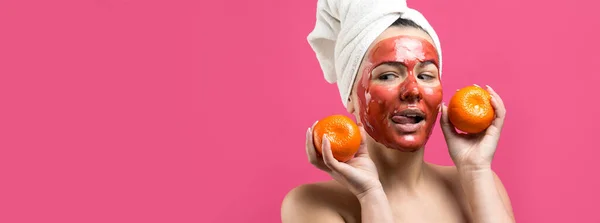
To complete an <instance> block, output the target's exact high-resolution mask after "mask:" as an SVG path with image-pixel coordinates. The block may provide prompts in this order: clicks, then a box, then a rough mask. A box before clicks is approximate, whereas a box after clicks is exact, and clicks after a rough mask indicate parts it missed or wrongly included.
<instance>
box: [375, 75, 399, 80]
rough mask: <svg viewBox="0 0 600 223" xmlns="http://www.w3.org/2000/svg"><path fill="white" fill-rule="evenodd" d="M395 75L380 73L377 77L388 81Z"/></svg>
mask: <svg viewBox="0 0 600 223" xmlns="http://www.w3.org/2000/svg"><path fill="white" fill-rule="evenodd" d="M394 77H396V75H394V74H391V73H387V74H382V75H379V77H377V79H379V80H382V81H387V80H391V79H393V78H394Z"/></svg>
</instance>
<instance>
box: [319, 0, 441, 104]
mask: <svg viewBox="0 0 600 223" xmlns="http://www.w3.org/2000/svg"><path fill="white" fill-rule="evenodd" d="M398 18H404V19H408V20H412V21H413V22H415V23H417V24H418V25H419V26H421V27H422V28H423V29H425V31H427V32H428V33H429V35H430V36H431V38H432V39H433V41H434V45H435V47H436V48H437V50H438V55H439V74H440V77H441V74H442V52H441V47H440V41H439V39H438V36H437V34H436V32H435V30H434V29H433V27H431V25H430V24H429V22H428V21H427V19H426V18H425V17H424V16H423V15H422V14H421V13H420V12H419V11H417V10H414V9H411V8H409V7H408V6H407V4H406V1H405V0H318V2H317V20H316V25H315V27H314V29H313V30H312V32H310V33H309V35H308V37H307V40H308V42H309V44H310V46H311V48H312V49H313V50H314V51H315V54H316V57H317V60H318V61H319V65H320V66H321V69H322V70H323V74H324V76H325V80H326V81H327V82H329V83H331V84H334V83H335V84H337V87H338V90H339V93H340V97H341V99H342V103H343V105H344V107H347V102H348V97H349V96H350V92H351V90H352V84H353V83H354V79H355V78H356V74H357V72H358V67H359V66H360V63H361V61H362V59H363V56H364V55H365V53H366V52H367V49H368V48H369V46H370V45H371V43H372V42H373V41H374V40H375V39H376V38H377V37H378V36H379V35H380V34H381V33H382V32H383V31H385V30H386V29H387V28H388V27H389V26H390V25H391V24H392V23H394V22H395V21H396V20H397V19H398Z"/></svg>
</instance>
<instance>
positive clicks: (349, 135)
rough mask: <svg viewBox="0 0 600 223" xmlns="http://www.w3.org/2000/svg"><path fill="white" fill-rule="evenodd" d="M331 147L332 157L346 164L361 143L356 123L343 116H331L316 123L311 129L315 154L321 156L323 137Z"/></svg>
mask: <svg viewBox="0 0 600 223" xmlns="http://www.w3.org/2000/svg"><path fill="white" fill-rule="evenodd" d="M325 134H327V139H328V140H329V142H330V145H331V152H332V153H333V157H334V158H335V159H337V160H338V161H340V162H346V161H348V160H350V159H352V157H354V155H355V154H356V152H357V151H358V148H359V147H360V142H361V136H360V129H359V128H358V126H357V125H356V123H355V122H354V121H353V120H352V119H350V118H348V117H347V116H345V115H331V116H328V117H325V118H323V119H321V120H319V121H318V122H317V124H316V125H315V127H314V128H313V143H314V145H315V148H316V149H317V152H319V154H321V155H322V154H323V151H322V143H323V135H325Z"/></svg>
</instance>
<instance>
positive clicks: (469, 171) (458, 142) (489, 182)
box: [440, 86, 515, 223]
mask: <svg viewBox="0 0 600 223" xmlns="http://www.w3.org/2000/svg"><path fill="white" fill-rule="evenodd" d="M487 91H488V92H489V93H490V96H491V97H490V99H489V100H490V102H491V104H492V107H493V108H494V114H495V118H494V120H493V121H492V124H491V125H490V126H489V127H488V128H487V129H486V130H485V131H484V132H481V133H478V134H465V133H458V132H457V131H456V129H455V127H454V125H453V123H452V122H450V121H449V119H448V107H446V106H445V105H442V106H441V110H442V118H440V122H441V125H440V126H441V128H442V132H443V133H444V138H445V139H446V143H447V144H448V152H450V157H451V158H452V161H454V164H456V167H457V168H458V172H459V178H460V183H461V186H462V188H463V190H464V192H465V194H466V196H467V200H468V202H469V205H470V206H471V212H472V214H473V218H474V221H475V222H478V223H488V222H514V221H515V220H514V217H513V214H512V210H511V209H512V208H511V207H510V200H509V199H508V196H507V195H506V190H505V189H504V186H502V183H501V182H500V180H499V179H498V177H497V176H496V174H495V173H494V172H493V171H492V168H491V166H492V160H493V158H494V154H495V153H496V148H497V146H498V141H499V140H500V134H501V131H502V127H503V125H504V118H505V117H506V108H505V107H504V102H503V101H502V98H500V95H498V94H497V93H496V92H495V91H494V90H493V89H492V88H491V87H489V86H487ZM484 100H487V99H484Z"/></svg>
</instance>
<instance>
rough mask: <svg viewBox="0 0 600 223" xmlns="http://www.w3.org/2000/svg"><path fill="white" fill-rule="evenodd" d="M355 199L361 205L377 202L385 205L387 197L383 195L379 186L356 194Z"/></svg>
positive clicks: (383, 192)
mask: <svg viewBox="0 0 600 223" xmlns="http://www.w3.org/2000/svg"><path fill="white" fill-rule="evenodd" d="M356 197H357V198H358V201H359V202H360V203H361V204H363V203H369V204H371V203H378V202H385V203H386V204H387V196H386V195H385V191H384V190H383V187H381V186H378V187H373V188H371V189H369V190H367V191H365V192H362V193H360V194H357V195H356Z"/></svg>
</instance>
